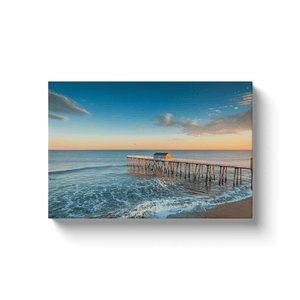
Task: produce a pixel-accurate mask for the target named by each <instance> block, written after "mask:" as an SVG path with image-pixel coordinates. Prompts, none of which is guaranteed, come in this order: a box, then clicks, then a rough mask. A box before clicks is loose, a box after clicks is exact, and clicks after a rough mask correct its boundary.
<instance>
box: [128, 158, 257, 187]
mask: <svg viewBox="0 0 300 300" xmlns="http://www.w3.org/2000/svg"><path fill="white" fill-rule="evenodd" d="M127 165H131V166H133V167H136V166H137V167H141V168H144V169H145V170H152V171H158V172H161V173H167V174H175V175H176V176H178V175H184V176H185V177H189V178H190V177H191V169H192V175H193V177H194V180H196V179H197V177H198V178H200V177H201V175H202V178H203V177H204V176H203V175H204V172H205V171H204V166H206V175H205V182H206V183H208V182H209V181H211V180H215V179H216V173H215V167H219V168H220V172H219V185H221V184H224V181H225V183H226V182H227V169H228V168H232V169H234V177H233V185H238V184H241V183H242V170H250V171H251V189H252V177H253V176H252V174H253V159H252V158H251V160H250V167H244V166H235V165H228V164H225V165H224V164H219V163H215V162H209V161H198V160H190V159H188V160H187V159H177V158H172V159H154V158H153V157H152V156H138V155H127ZM183 167H184V171H183ZM179 168H180V169H179ZM201 173H202V174H201Z"/></svg>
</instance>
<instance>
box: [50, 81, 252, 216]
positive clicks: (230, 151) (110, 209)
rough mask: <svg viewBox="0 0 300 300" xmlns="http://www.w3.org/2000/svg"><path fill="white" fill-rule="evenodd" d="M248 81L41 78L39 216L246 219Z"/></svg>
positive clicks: (249, 201)
mask: <svg viewBox="0 0 300 300" xmlns="http://www.w3.org/2000/svg"><path fill="white" fill-rule="evenodd" d="M252 94H253V93H252V82H61V81H59V82H48V104H49V106H48V108H49V112H48V122H49V138H48V217H49V218H54V219H74V218H75V219H77V218H78V219H90V218H92V219H95V218H96V219H97V218H99V219H111V218H113V219H120V218H125V219H140V218H147V219H171V218H172V219H174V218H175V219H182V218H184V219H190V218H252V205H253V199H252V192H253V155H252V106H253V96H252Z"/></svg>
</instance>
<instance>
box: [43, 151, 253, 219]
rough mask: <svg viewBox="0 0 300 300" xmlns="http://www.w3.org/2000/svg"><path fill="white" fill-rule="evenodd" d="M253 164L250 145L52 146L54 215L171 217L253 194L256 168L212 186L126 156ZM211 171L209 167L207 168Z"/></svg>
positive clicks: (230, 173) (50, 171)
mask: <svg viewBox="0 0 300 300" xmlns="http://www.w3.org/2000/svg"><path fill="white" fill-rule="evenodd" d="M155 152H169V153H171V154H172V158H179V159H191V160H200V161H206V162H218V163H224V164H227V165H228V164H229V165H238V166H245V167H249V166H250V158H251V157H252V151H251V150H249V151H248V150H243V151H242V150H240V151H231V150H158V151H155V150H83V151H81V150H49V151H48V217H49V218H59V219H61V218H72V219H73V218H167V217H168V216H170V215H176V214H180V213H183V212H187V213H188V212H200V211H203V210H207V209H209V208H212V207H214V206H216V205H220V204H222V203H229V202H235V201H240V200H242V199H246V198H248V197H252V190H251V188H250V184H251V173H250V171H248V170H243V173H242V184H241V185H238V186H233V173H234V171H233V169H228V181H227V183H224V185H221V186H219V180H218V178H219V168H218V167H217V168H216V179H215V180H212V181H211V182H210V183H209V184H208V185H206V184H205V176H204V178H200V179H197V180H194V179H193V177H192V176H191V178H185V177H184V176H176V175H173V174H172V175H168V174H166V173H165V174H161V173H157V172H152V171H148V170H147V171H146V170H144V169H139V168H132V167H131V166H127V155H140V156H153V154H154V153H155ZM204 170H206V168H205V169H204Z"/></svg>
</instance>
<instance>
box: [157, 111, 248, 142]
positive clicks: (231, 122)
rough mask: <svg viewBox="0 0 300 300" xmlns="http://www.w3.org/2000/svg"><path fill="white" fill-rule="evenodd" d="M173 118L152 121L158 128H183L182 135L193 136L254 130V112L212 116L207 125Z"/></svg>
mask: <svg viewBox="0 0 300 300" xmlns="http://www.w3.org/2000/svg"><path fill="white" fill-rule="evenodd" d="M171 117H172V115H171V114H169V113H167V114H165V115H161V116H155V117H153V118H152V121H156V124H155V125H156V126H161V127H178V128H181V129H182V132H181V133H182V134H186V135H192V136H200V135H208V134H214V135H224V134H238V133H240V132H241V131H244V130H251V129H252V110H247V111H244V112H242V113H239V114H234V115H219V116H212V117H211V120H210V122H209V123H207V124H205V125H201V124H197V121H196V120H194V121H190V120H184V119H179V120H178V121H173V120H171Z"/></svg>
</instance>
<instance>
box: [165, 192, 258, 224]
mask: <svg viewBox="0 0 300 300" xmlns="http://www.w3.org/2000/svg"><path fill="white" fill-rule="evenodd" d="M252 202H253V201H252V197H249V198H247V199H244V200H240V201H237V202H231V203H224V204H220V205H218V206H216V207H213V208H210V209H207V210H206V211H201V212H182V213H178V214H174V215H168V216H167V218H168V219H172V218H176V219H177V218H180V219H182V218H184V219H185V218H187V219H194V218H204V219H205V218H220V219H222V218H225V219H228V218H230V219H232V218H233V219H251V218H252V216H253V213H252V211H253V209H252Z"/></svg>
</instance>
